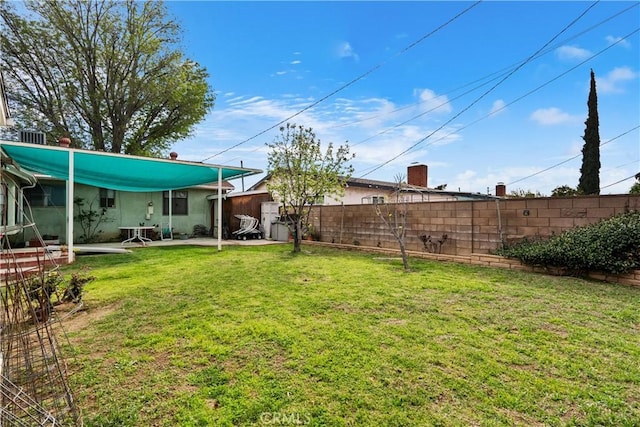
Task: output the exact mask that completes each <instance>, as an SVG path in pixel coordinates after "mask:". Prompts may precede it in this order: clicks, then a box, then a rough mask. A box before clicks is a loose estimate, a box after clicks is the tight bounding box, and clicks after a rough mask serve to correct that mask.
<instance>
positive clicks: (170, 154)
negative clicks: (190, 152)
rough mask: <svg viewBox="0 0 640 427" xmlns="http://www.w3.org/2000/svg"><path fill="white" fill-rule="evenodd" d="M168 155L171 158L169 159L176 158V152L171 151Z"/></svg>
mask: <svg viewBox="0 0 640 427" xmlns="http://www.w3.org/2000/svg"><path fill="white" fill-rule="evenodd" d="M169 157H170V158H171V160H176V159H177V158H178V153H176V152H175V151H172V152H170V153H169Z"/></svg>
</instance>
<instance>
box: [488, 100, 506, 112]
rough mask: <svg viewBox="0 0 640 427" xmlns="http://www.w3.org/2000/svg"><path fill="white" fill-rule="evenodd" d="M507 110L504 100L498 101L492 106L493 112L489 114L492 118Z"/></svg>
mask: <svg viewBox="0 0 640 427" xmlns="http://www.w3.org/2000/svg"><path fill="white" fill-rule="evenodd" d="M505 108H506V104H505V102H504V101H503V100H502V99H498V100H496V101H494V102H493V105H492V106H491V111H490V112H489V114H490V115H492V116H497V115H498V114H502V113H504V110H505Z"/></svg>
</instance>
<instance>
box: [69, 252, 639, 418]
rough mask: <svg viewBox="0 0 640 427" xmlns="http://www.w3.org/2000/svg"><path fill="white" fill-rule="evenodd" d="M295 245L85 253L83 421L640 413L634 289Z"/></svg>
mask: <svg viewBox="0 0 640 427" xmlns="http://www.w3.org/2000/svg"><path fill="white" fill-rule="evenodd" d="M303 250H304V253H302V254H299V255H293V254H292V253H291V252H290V251H291V246H290V245H270V246H243V247H241V246H231V247H225V248H224V250H223V251H222V252H220V253H218V252H217V250H216V249H215V248H210V247H184V246H179V247H161V248H153V247H152V248H144V249H138V250H135V251H134V253H133V254H130V255H104V256H90V257H80V258H78V261H77V263H76V264H75V265H73V266H70V267H66V268H65V269H64V272H65V273H66V274H69V273H70V272H72V271H77V270H79V269H81V268H83V267H89V268H90V274H91V275H93V276H95V277H96V280H95V281H93V282H92V283H90V284H89V285H87V289H86V290H87V293H86V295H85V304H86V307H87V308H88V310H87V311H86V312H83V313H80V314H78V315H76V316H75V318H73V319H71V320H69V321H68V322H70V323H69V328H68V329H69V333H68V335H69V340H70V343H71V345H72V347H73V349H74V351H75V352H76V356H75V358H72V359H71V360H69V368H70V370H71V371H72V372H73V374H72V377H71V382H72V387H73V391H74V393H75V397H76V400H77V401H78V402H79V405H80V407H81V408H82V411H83V414H84V422H85V426H227V425H228V426H231V425H234V426H235V425H313V426H321V425H322V426H343V425H344V426H430V425H446V426H469V425H483V426H484V425H486V426H494V425H509V426H511V425H522V426H532V425H611V426H624V425H627V426H638V425H639V423H640V313H639V311H638V307H639V305H640V304H639V303H640V289H638V288H630V287H624V286H621V285H609V284H603V283H598V282H589V281H584V280H579V279H574V278H561V277H547V276H543V275H535V274H529V273H524V272H516V271H507V270H498V269H490V268H483V267H474V266H466V265H458V264H450V263H441V262H430V261H425V260H411V265H412V268H413V271H412V272H411V273H403V272H402V264H401V262H400V261H399V260H393V259H392V260H389V259H381V258H377V256H376V255H371V254H364V253H355V252H347V251H338V250H331V249H326V248H320V247H304V248H303Z"/></svg>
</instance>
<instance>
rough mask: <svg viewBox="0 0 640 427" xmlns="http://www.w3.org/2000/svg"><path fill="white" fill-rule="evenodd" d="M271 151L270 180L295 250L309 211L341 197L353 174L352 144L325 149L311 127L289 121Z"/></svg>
mask: <svg viewBox="0 0 640 427" xmlns="http://www.w3.org/2000/svg"><path fill="white" fill-rule="evenodd" d="M267 146H268V147H269V148H270V149H271V151H270V152H269V163H268V173H269V175H270V179H269V181H268V183H267V187H268V189H269V191H270V192H271V193H272V194H273V197H274V199H275V200H278V201H279V202H280V203H282V207H283V214H284V217H285V219H286V220H287V222H288V224H290V227H291V228H292V230H291V231H292V232H293V251H294V252H300V242H301V240H302V236H303V234H304V233H306V232H307V231H308V224H309V212H310V211H311V208H312V207H313V206H314V205H315V204H317V203H318V202H321V203H322V200H323V199H324V197H325V196H328V197H332V196H333V197H338V196H340V195H342V194H343V193H344V185H345V183H346V181H347V180H348V179H349V178H350V177H351V174H352V173H353V166H351V164H349V161H350V160H351V159H353V157H354V156H353V155H351V154H349V145H348V144H345V145H341V146H339V147H338V148H337V149H335V150H334V146H333V144H328V146H327V148H326V150H325V151H324V152H323V150H322V147H321V142H320V140H319V139H318V138H317V137H316V134H315V132H314V131H313V129H311V128H305V127H303V126H296V125H295V124H291V123H287V125H286V126H282V127H281V128H280V135H278V136H277V137H276V138H275V139H274V141H273V142H272V143H271V144H267Z"/></svg>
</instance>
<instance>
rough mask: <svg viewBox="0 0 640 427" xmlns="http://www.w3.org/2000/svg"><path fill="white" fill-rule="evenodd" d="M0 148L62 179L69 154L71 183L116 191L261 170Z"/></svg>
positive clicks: (22, 146) (172, 186)
mask: <svg viewBox="0 0 640 427" xmlns="http://www.w3.org/2000/svg"><path fill="white" fill-rule="evenodd" d="M0 147H1V148H2V150H4V151H5V153H7V154H8V155H9V157H11V158H12V159H13V160H15V162H16V163H17V164H18V165H20V167H21V168H23V169H26V170H29V171H31V172H35V173H41V174H45V175H50V176H52V177H55V178H59V179H64V180H68V179H69V161H70V157H71V156H73V159H72V161H73V166H74V167H73V171H72V173H73V180H74V182H76V183H80V184H86V185H91V186H94V187H101V188H109V189H113V190H120V191H132V192H150V191H166V190H176V189H181V188H188V187H193V186H195V185H202V184H209V183H215V182H217V181H218V177H219V176H218V172H219V171H221V172H222V179H224V180H230V179H233V178H240V177H242V176H248V175H255V174H258V173H261V172H262V171H260V170H258V169H247V168H236V167H231V166H221V165H213V164H207V163H196V162H185V161H180V160H169V159H158V158H151V157H139V156H129V155H124V154H113V153H105V152H101V151H88V150H79V149H70V148H64V147H57V146H51V145H38V144H26V143H20V142H11V141H0Z"/></svg>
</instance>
